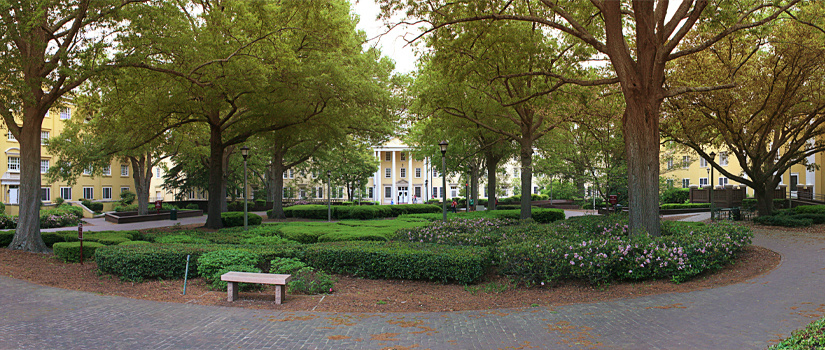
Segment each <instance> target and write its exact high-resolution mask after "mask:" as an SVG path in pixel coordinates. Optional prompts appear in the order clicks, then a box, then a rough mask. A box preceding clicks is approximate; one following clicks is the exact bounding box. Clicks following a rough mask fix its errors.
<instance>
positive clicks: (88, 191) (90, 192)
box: [83, 187, 95, 199]
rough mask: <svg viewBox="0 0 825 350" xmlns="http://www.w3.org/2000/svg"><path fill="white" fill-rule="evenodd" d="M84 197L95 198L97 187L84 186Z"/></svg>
mask: <svg viewBox="0 0 825 350" xmlns="http://www.w3.org/2000/svg"><path fill="white" fill-rule="evenodd" d="M83 198H84V199H95V188H94V187H83Z"/></svg>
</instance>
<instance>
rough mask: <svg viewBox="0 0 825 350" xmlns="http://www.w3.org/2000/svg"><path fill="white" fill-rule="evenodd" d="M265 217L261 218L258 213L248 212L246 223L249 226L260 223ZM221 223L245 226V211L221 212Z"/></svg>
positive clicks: (228, 225)
mask: <svg viewBox="0 0 825 350" xmlns="http://www.w3.org/2000/svg"><path fill="white" fill-rule="evenodd" d="M261 221H263V218H261V216H260V215H258V214H253V213H247V219H246V223H247V224H248V225H249V226H255V225H260V224H261ZM221 223H222V224H223V227H237V226H243V212H242V211H229V212H226V213H221Z"/></svg>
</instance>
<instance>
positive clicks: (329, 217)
mask: <svg viewBox="0 0 825 350" xmlns="http://www.w3.org/2000/svg"><path fill="white" fill-rule="evenodd" d="M327 221H330V222H331V221H332V171H329V170H327Z"/></svg>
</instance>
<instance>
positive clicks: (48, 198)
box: [40, 187, 52, 202]
mask: <svg viewBox="0 0 825 350" xmlns="http://www.w3.org/2000/svg"><path fill="white" fill-rule="evenodd" d="M44 194H45V197H46V198H43V197H44V196H43V195H44ZM40 201H42V202H51V201H52V188H51V187H40Z"/></svg>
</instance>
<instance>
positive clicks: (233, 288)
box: [221, 271, 292, 304]
mask: <svg viewBox="0 0 825 350" xmlns="http://www.w3.org/2000/svg"><path fill="white" fill-rule="evenodd" d="M291 279H292V275H278V274H274V273H254V272H235V271H231V272H227V273H225V274H223V275H221V281H226V282H227V283H226V294H227V296H226V300H228V301H235V299H238V282H243V283H262V284H274V285H275V304H280V303H281V301H282V300H283V299H284V292H285V290H284V288H285V287H286V284H287V283H289V280H291Z"/></svg>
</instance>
